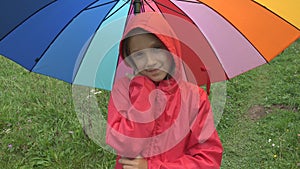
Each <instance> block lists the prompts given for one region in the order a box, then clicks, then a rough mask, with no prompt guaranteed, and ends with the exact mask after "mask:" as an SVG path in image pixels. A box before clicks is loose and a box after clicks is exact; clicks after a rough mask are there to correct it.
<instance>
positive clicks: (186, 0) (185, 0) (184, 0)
mask: <svg viewBox="0 0 300 169" xmlns="http://www.w3.org/2000/svg"><path fill="white" fill-rule="evenodd" d="M176 1H181V2H189V3H195V4H202V3H201V2H195V1H188V0H176Z"/></svg>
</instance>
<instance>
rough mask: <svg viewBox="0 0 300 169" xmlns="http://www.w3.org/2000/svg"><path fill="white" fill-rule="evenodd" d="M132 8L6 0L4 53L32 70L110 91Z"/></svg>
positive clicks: (0, 29) (0, 46) (88, 1)
mask: <svg viewBox="0 0 300 169" xmlns="http://www.w3.org/2000/svg"><path fill="white" fill-rule="evenodd" d="M129 8H130V3H129V1H127V2H126V1H112V0H106V1H104V0H102V1H100V0H84V1H83V0H40V1H33V0H10V1H2V2H1V3H0V9H1V10H0V12H1V15H0V20H1V26H0V38H1V39H0V40H1V41H0V54H1V55H3V56H5V57H7V58H9V59H11V60H13V61H15V62H16V63H18V64H20V65H21V66H23V67H25V68H26V69H28V70H30V71H32V72H36V73H40V74H44V75H47V76H51V77H54V78H57V79H60V80H63V81H66V82H68V83H74V84H79V85H85V86H90V87H96V88H101V89H107V90H110V89H111V87H112V83H113V80H114V74H115V71H116V70H115V69H116V67H117V62H118V60H117V59H118V46H119V41H120V39H121V37H122V33H123V30H124V26H125V23H126V18H125V17H126V16H127V14H128V12H129ZM110 25H111V26H110Z"/></svg>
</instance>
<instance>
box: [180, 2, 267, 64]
mask: <svg viewBox="0 0 300 169" xmlns="http://www.w3.org/2000/svg"><path fill="white" fill-rule="evenodd" d="M177 1H183V0H177ZM199 4H203V5H205V6H206V7H208V8H209V9H211V10H213V11H214V12H216V13H217V14H218V15H219V16H220V17H222V18H223V19H225V20H226V21H227V22H228V23H229V24H230V25H231V26H232V27H234V29H235V30H237V31H238V32H239V33H240V34H241V35H242V36H243V37H244V38H245V39H246V40H247V41H248V42H249V43H250V44H251V46H252V47H253V48H255V50H256V51H257V52H258V53H259V54H260V55H261V56H263V55H262V53H261V52H260V51H259V50H258V49H257V48H256V46H254V45H253V43H252V42H251V41H250V40H249V39H248V38H247V37H246V36H245V35H244V34H243V33H242V32H241V31H240V30H239V29H238V28H237V27H236V26H235V25H234V24H232V23H231V22H230V21H229V20H228V19H227V18H226V17H224V16H223V15H222V14H221V13H219V12H218V11H216V10H215V9H214V8H212V7H210V6H209V5H208V4H206V3H204V2H201V3H199ZM262 58H263V59H264V60H265V61H266V62H267V63H268V60H267V59H266V58H264V57H262Z"/></svg>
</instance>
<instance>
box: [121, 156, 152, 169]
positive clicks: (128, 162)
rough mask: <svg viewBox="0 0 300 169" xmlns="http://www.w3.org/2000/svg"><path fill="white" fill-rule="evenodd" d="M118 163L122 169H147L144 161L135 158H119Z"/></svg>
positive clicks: (146, 163)
mask: <svg viewBox="0 0 300 169" xmlns="http://www.w3.org/2000/svg"><path fill="white" fill-rule="evenodd" d="M119 163H120V164H122V165H123V169H148V162H147V160H146V159H144V158H141V157H137V158H135V159H128V158H124V157H123V158H121V159H120V160H119Z"/></svg>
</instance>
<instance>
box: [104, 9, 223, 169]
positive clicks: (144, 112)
mask: <svg viewBox="0 0 300 169" xmlns="http://www.w3.org/2000/svg"><path fill="white" fill-rule="evenodd" d="M120 44H121V45H120V55H121V56H120V57H122V58H123V59H124V60H125V62H126V63H127V64H128V65H129V66H130V67H131V68H133V70H134V75H129V76H128V77H124V78H121V79H119V80H117V81H116V82H115V84H114V87H113V90H112V92H111V98H110V101H109V106H108V126H107V136H106V141H107V144H109V145H110V146H111V147H113V148H114V149H115V150H116V152H117V154H118V156H117V161H116V166H115V168H116V169H119V168H126V169H176V168H178V169H200V168H203V169H208V168H214V169H215V168H220V165H221V159H222V151H223V148H222V145H221V142H220V139H219V137H218V134H217V132H216V129H215V127H214V121H213V113H212V111H211V107H210V103H209V100H208V97H207V94H206V92H205V91H204V90H203V89H201V88H200V87H198V86H196V85H194V84H192V83H189V82H187V81H185V80H184V79H185V78H184V73H183V71H184V70H183V69H182V60H181V59H180V58H181V55H182V51H181V47H180V42H179V41H178V40H177V39H176V36H175V33H174V32H173V31H172V29H171V28H170V26H169V25H168V23H167V22H166V21H165V19H164V18H163V17H162V16H161V15H159V14H156V13H143V14H139V15H136V16H133V18H131V19H130V22H129V23H127V27H126V30H125V32H124V40H123V41H121V43H120Z"/></svg>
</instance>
